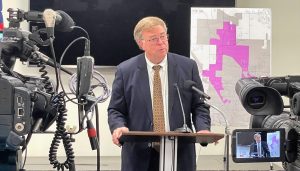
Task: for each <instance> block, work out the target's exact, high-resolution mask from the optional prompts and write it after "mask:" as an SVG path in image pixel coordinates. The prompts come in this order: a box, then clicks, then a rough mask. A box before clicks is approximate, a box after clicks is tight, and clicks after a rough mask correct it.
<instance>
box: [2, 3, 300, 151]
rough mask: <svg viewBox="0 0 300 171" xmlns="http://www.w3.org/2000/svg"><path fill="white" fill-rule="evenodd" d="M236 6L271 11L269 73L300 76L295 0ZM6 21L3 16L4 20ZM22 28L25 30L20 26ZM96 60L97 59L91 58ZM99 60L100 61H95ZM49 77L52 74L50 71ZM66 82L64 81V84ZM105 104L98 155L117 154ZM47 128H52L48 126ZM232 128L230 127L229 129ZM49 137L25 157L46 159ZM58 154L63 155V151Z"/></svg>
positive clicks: (109, 71) (72, 113)
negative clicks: (270, 71) (99, 152)
mask: <svg viewBox="0 0 300 171" xmlns="http://www.w3.org/2000/svg"><path fill="white" fill-rule="evenodd" d="M2 1H3V6H4V8H3V12H4V13H5V11H6V9H5V8H8V7H13V8H20V9H24V10H25V11H26V10H28V5H27V0H22V1H20V0H9V1H8V0H2ZM236 2H237V5H236V6H237V7H241V8H252V7H253V8H271V10H272V32H273V35H272V36H273V37H272V73H273V75H274V76H281V75H297V74H299V73H300V67H299V66H298V65H299V62H298V61H299V60H298V59H299V57H300V50H299V48H298V47H299V45H300V42H299V41H300V32H299V28H300V22H299V18H300V10H298V8H299V7H300V1H298V0H286V1H280V0H237V1H236ZM5 18H6V17H5ZM23 28H26V27H23ZM95 60H97V58H96V59H95ZM99 60H101V59H99ZM98 70H99V71H100V72H101V73H102V74H103V75H104V76H105V77H106V79H107V81H108V83H109V85H110V86H111V84H112V81H113V79H114V73H115V68H101V69H98ZM16 71H19V72H21V73H25V74H29V75H38V71H37V68H28V67H26V66H24V65H21V64H18V65H17V66H16ZM50 75H51V76H52V78H53V71H52V70H50ZM68 77H69V76H68V75H63V78H64V80H67V79H68ZM64 83H66V81H64ZM107 106H108V101H106V102H105V103H102V104H100V105H99V109H100V148H101V155H102V156H116V155H120V148H119V147H116V146H114V145H113V144H112V142H111V136H110V132H109V129H108V124H107V112H106V109H107ZM68 109H69V112H68V115H69V117H68V124H69V125H76V124H77V123H76V119H77V110H76V107H74V106H69V107H68ZM51 129H54V127H52V128H51ZM233 129H235V128H231V130H233ZM212 131H213V132H217V133H224V127H222V126H215V127H213V128H212ZM52 137H53V135H52V134H41V135H34V136H33V138H32V140H31V142H30V144H29V149H28V155H29V156H47V155H48V151H49V147H50V143H51V140H52ZM75 138H76V142H75V143H74V144H73V147H74V149H75V155H76V156H95V152H94V151H91V150H90V145H89V140H88V138H87V135H86V133H85V132H83V133H81V134H79V135H77V136H76V137H75ZM197 152H198V153H200V154H201V155H222V154H223V152H224V140H221V141H220V142H219V144H218V145H216V146H215V145H209V146H208V147H207V148H200V147H199V146H198V150H197ZM59 155H64V153H63V151H60V152H59Z"/></svg>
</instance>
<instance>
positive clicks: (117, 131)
mask: <svg viewBox="0 0 300 171" xmlns="http://www.w3.org/2000/svg"><path fill="white" fill-rule="evenodd" d="M123 132H129V129H128V128H127V127H120V128H116V129H115V130H114V132H113V134H112V141H113V143H114V144H116V145H117V146H119V147H120V146H121V144H120V141H119V139H120V137H121V136H122V134H123Z"/></svg>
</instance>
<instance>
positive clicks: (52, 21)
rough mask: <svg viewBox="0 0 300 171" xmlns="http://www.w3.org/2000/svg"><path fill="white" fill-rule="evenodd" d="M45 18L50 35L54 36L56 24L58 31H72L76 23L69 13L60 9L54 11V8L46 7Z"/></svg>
mask: <svg viewBox="0 0 300 171" xmlns="http://www.w3.org/2000/svg"><path fill="white" fill-rule="evenodd" d="M43 20H44V22H45V25H46V30H47V34H48V37H53V36H54V26H55V25H56V29H57V31H61V32H69V31H72V26H74V25H75V23H74V21H73V19H72V18H71V17H70V16H69V15H68V14H67V13H65V12H64V11H60V10H58V11H54V10H52V9H45V11H44V12H43ZM56 23H57V24H56Z"/></svg>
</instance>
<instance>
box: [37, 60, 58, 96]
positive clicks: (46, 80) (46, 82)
mask: <svg viewBox="0 0 300 171" xmlns="http://www.w3.org/2000/svg"><path fill="white" fill-rule="evenodd" d="M38 67H40V69H39V72H40V73H42V74H41V78H43V81H42V82H43V83H44V85H45V86H44V88H45V90H46V92H47V93H48V94H51V96H53V95H54V93H55V91H54V89H53V86H52V85H51V82H50V78H49V77H48V76H47V74H48V72H47V71H46V70H45V68H46V65H45V63H44V62H43V61H41V60H39V61H38Z"/></svg>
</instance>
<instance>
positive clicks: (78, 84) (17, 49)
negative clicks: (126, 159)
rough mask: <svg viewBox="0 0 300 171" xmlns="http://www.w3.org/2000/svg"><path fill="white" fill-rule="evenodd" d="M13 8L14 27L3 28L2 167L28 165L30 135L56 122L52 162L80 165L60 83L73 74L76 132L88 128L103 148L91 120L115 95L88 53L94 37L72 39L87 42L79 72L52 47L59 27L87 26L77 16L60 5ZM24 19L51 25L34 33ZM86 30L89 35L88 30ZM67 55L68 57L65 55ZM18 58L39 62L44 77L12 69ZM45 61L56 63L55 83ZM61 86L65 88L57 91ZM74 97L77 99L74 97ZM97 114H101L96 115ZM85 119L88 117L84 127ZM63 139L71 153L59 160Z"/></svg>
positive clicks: (0, 47)
mask: <svg viewBox="0 0 300 171" xmlns="http://www.w3.org/2000/svg"><path fill="white" fill-rule="evenodd" d="M8 12H9V18H8V19H7V20H8V21H9V27H8V28H4V31H3V39H2V40H1V42H0V168H1V170H3V171H11V170H16V171H19V170H21V169H23V168H22V152H23V151H24V150H26V148H27V144H28V143H29V140H30V138H31V135H32V134H33V133H36V132H38V133H44V132H46V131H47V129H48V128H49V127H50V126H51V125H52V124H53V123H54V121H56V131H55V132H47V133H53V134H54V138H53V141H52V143H51V147H50V150H49V160H50V164H52V165H53V167H54V168H57V169H58V170H60V169H61V170H64V168H67V169H69V170H75V162H74V158H75V156H74V152H73V149H72V142H73V141H74V139H73V138H72V137H71V136H72V134H76V132H73V133H69V132H67V130H66V128H65V121H66V116H67V114H66V113H67V109H66V102H67V101H66V100H65V98H66V97H67V98H69V97H68V96H67V95H66V92H65V90H64V88H63V86H62V84H60V83H61V80H60V71H61V70H62V71H64V72H66V73H68V74H70V75H72V76H71V81H70V82H71V83H70V85H71V86H70V90H71V92H72V93H73V94H74V95H75V96H76V98H77V102H74V103H76V104H77V105H78V113H79V115H78V118H79V119H78V120H79V130H78V132H77V133H79V132H81V131H83V130H84V129H87V130H88V136H89V139H90V143H91V147H92V149H93V150H95V149H97V150H99V144H98V134H97V135H95V133H96V130H95V128H94V126H93V124H92V121H91V119H92V114H93V112H94V110H96V113H98V111H97V103H100V102H104V101H105V100H106V99H107V98H108V97H109V95H110V91H109V89H108V88H107V84H106V80H105V78H104V77H103V76H102V75H101V74H100V73H98V72H96V71H95V72H93V71H92V70H93V67H94V66H93V58H92V57H91V56H89V54H90V52H89V50H90V48H89V38H86V37H79V38H77V39H75V40H74V41H73V42H71V43H70V45H72V43H74V42H76V41H77V40H85V41H86V47H85V49H84V54H85V56H83V57H78V58H77V61H79V62H78V63H79V64H77V65H78V66H79V69H77V70H78V71H77V74H73V73H71V72H69V71H68V70H66V69H64V68H63V67H61V66H60V65H59V64H58V63H57V62H56V58H55V52H54V49H53V40H54V26H55V27H57V28H58V29H57V30H58V31H62V32H69V31H72V29H73V28H75V27H77V28H80V29H82V30H84V29H83V28H81V27H78V26H75V24H74V21H73V20H72V18H71V17H70V16H69V15H68V14H66V13H65V12H63V11H59V10H58V11H53V10H51V9H46V10H45V11H44V12H38V11H29V12H24V11H23V10H20V9H16V10H15V9H11V8H10V9H8ZM23 20H27V21H30V22H40V23H45V26H46V28H44V27H43V28H36V29H35V30H34V31H33V33H31V32H28V31H23V30H21V29H20V22H22V21H23ZM84 31H85V30H84ZM85 33H86V34H87V32H86V31H85ZM87 37H88V34H87ZM41 46H50V48H51V52H52V55H53V58H52V59H51V58H50V57H48V56H46V55H45V54H43V53H41V52H40V51H39V47H41ZM68 47H69V46H68ZM68 47H67V48H66V50H67V49H68ZM62 58H63V56H62V57H61V60H62ZM16 59H19V60H20V61H21V62H27V61H30V62H34V63H36V64H37V66H38V67H39V68H40V69H39V72H40V74H41V76H40V77H33V76H25V75H22V74H20V73H17V72H15V71H13V67H14V65H15V62H16ZM46 65H50V66H52V67H54V69H55V72H56V85H55V84H54V83H53V82H52V81H51V80H50V78H49V77H48V76H47V74H48V72H47V71H46V70H45V68H46ZM93 74H95V75H93ZM92 78H95V79H96V81H95V82H96V84H93V85H92V84H91V79H92ZM59 85H61V88H62V89H63V90H62V91H61V92H58V89H59ZM96 87H102V88H103V95H101V96H100V97H97V98H96V97H95V94H94V93H93V91H92V90H93V89H95V88H96ZM75 89H76V90H75ZM69 101H72V102H73V99H70V98H69ZM84 112H85V114H83V113H84ZM90 113H92V114H90ZM97 117H98V116H97V114H96V119H98V118H97ZM84 121H86V126H85V127H84V126H83V125H84ZM97 126H98V125H97ZM90 132H92V133H93V134H91V133H90ZM26 135H27V136H26ZM25 136H26V137H25ZM61 141H62V142H63V145H64V148H65V152H66V155H67V156H66V161H65V162H63V163H60V162H59V161H58V160H57V149H58V146H59V143H60V142H61ZM20 147H22V149H20ZM97 154H99V153H97ZM99 157H100V156H99ZM97 164H98V162H97ZM23 166H24V165H23Z"/></svg>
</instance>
